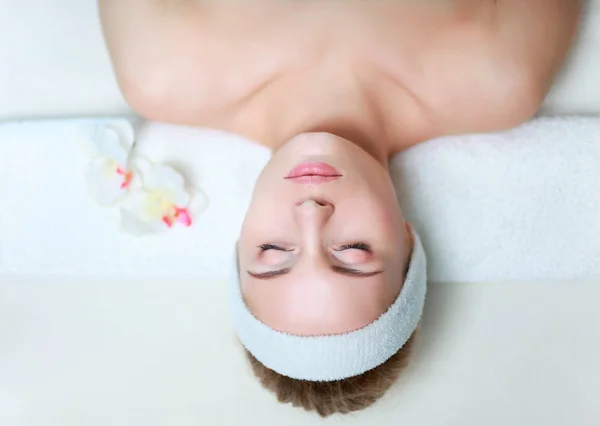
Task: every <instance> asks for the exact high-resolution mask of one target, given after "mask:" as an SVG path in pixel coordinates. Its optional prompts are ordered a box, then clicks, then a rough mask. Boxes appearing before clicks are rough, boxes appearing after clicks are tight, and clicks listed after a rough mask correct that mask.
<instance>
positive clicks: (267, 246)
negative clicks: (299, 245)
mask: <svg viewBox="0 0 600 426" xmlns="http://www.w3.org/2000/svg"><path fill="white" fill-rule="evenodd" d="M258 247H259V248H260V251H261V252H264V251H268V250H276V251H292V250H286V249H284V248H283V247H279V246H276V245H274V244H261V245H260V246H258Z"/></svg>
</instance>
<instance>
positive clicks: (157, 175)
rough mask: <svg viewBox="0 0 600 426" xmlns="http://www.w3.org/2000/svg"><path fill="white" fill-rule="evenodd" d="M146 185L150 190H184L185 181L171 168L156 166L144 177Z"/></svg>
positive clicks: (162, 165)
mask: <svg viewBox="0 0 600 426" xmlns="http://www.w3.org/2000/svg"><path fill="white" fill-rule="evenodd" d="M144 184H145V185H146V187H148V188H149V189H169V190H183V188H185V180H184V179H183V176H182V175H181V173H179V172H177V171H176V170H175V169H173V168H172V167H170V166H166V165H164V164H156V165H154V167H152V169H151V170H150V171H149V172H148V173H147V176H144Z"/></svg>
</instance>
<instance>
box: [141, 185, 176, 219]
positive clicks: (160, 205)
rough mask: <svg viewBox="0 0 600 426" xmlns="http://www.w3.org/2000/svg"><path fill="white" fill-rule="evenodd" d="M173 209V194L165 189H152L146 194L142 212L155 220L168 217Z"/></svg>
mask: <svg viewBox="0 0 600 426" xmlns="http://www.w3.org/2000/svg"><path fill="white" fill-rule="evenodd" d="M174 209H175V197H174V196H173V192H172V191H169V190H167V189H153V190H152V191H150V192H149V193H148V196H147V197H146V202H145V205H144V210H145V211H146V214H147V215H148V216H149V217H151V218H153V219H156V220H159V219H161V218H162V217H164V216H170V215H171V213H172V212H173V211H174Z"/></svg>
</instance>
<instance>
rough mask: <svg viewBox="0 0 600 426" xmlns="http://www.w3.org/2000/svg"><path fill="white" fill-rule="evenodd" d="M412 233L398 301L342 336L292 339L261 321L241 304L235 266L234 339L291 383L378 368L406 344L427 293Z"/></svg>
mask: <svg viewBox="0 0 600 426" xmlns="http://www.w3.org/2000/svg"><path fill="white" fill-rule="evenodd" d="M413 235H414V247H413V251H412V255H411V258H410V264H409V268H408V273H407V274H406V280H405V281H404V286H403V287H402V290H401V291H400V294H399V295H398V298H397V299H396V301H395V302H394V303H393V304H392V306H390V308H389V309H388V310H387V311H386V312H385V313H384V314H382V315H381V316H380V317H379V318H378V319H377V320H376V321H374V322H373V323H371V324H369V325H367V326H365V327H363V328H361V329H359V330H356V331H351V332H348V333H343V334H335V335H326V336H296V335H292V334H288V333H283V332H280V331H276V330H273V329H272V328H270V327H269V326H267V325H266V324H264V323H262V322H261V321H259V320H258V319H257V318H256V317H255V316H254V315H253V314H252V312H250V310H249V309H248V307H247V306H246V304H245V302H244V299H243V296H242V291H241V289H240V278H239V271H238V266H237V261H236V262H234V273H233V279H232V281H231V300H230V302H231V310H232V313H233V326H234V328H235V331H236V333H237V335H238V338H239V339H240V341H241V342H242V344H243V345H244V347H245V348H246V349H247V350H248V351H249V352H250V353H251V354H252V355H253V356H254V357H255V358H256V359H257V360H258V361H260V362H261V363H262V364H263V365H264V366H266V367H267V368H270V369H271V370H273V371H275V372H277V373H279V374H281V375H284V376H287V377H290V378H293V379H299V380H310V381H318V382H328V381H334V380H341V379H346V378H349V377H353V376H358V375H360V374H363V373H364V372H366V371H369V370H372V369H373V368H375V367H378V366H379V365H381V364H383V363H384V362H386V361H387V360H388V359H390V358H391V357H392V356H393V355H394V354H395V353H396V352H398V350H400V348H402V346H404V344H405V343H406V342H407V341H408V339H409V338H410V336H411V335H412V334H413V332H414V331H415V329H416V328H417V325H418V324H419V321H420V320H421V314H422V313H423V305H424V303H425V293H426V291H427V270H426V269H427V268H426V260H425V252H424V250H423V246H422V244H421V241H420V239H419V236H418V235H417V234H416V233H414V232H413ZM236 259H237V256H236Z"/></svg>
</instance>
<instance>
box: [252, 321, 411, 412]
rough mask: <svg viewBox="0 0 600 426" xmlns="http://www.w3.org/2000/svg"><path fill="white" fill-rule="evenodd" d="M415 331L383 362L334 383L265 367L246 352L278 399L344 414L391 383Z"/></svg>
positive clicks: (359, 407) (367, 402) (256, 372)
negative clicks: (288, 374) (292, 375)
mask: <svg viewBox="0 0 600 426" xmlns="http://www.w3.org/2000/svg"><path fill="white" fill-rule="evenodd" d="M416 335H417V331H415V332H414V333H413V334H412V336H411V337H410V339H409V340H408V341H407V342H406V344H405V345H404V346H403V347H402V348H401V349H400V350H399V351H398V352H396V353H395V354H394V355H393V356H392V357H391V358H390V359H388V360H387V361H386V362H385V363H383V364H382V365H380V366H379V367H376V368H374V369H372V370H369V371H367V372H366V373H363V374H361V375H359V376H355V377H350V378H348V379H343V380H336V381H333V382H313V381H307V380H297V379H291V378H289V377H286V376H282V375H281V374H279V373H276V372H275V371H273V370H271V369H269V368H267V367H265V366H264V365H263V364H261V363H260V362H259V361H258V360H257V359H256V358H254V357H253V356H252V354H251V353H250V352H248V351H246V355H247V357H248V359H249V361H250V365H251V366H252V371H253V372H254V375H255V376H256V377H257V378H258V380H259V381H260V383H261V385H262V386H263V387H264V388H265V389H267V390H269V391H271V392H273V393H274V394H275V396H276V397H277V399H278V400H279V402H282V403H284V404H292V405H293V406H295V407H301V408H304V409H305V410H307V411H316V412H317V413H318V414H319V415H320V416H321V417H328V416H330V415H332V414H335V413H341V414H347V413H351V412H353V411H359V410H362V409H364V408H367V407H369V406H371V405H372V404H374V403H375V402H376V401H377V400H378V399H379V398H381V397H382V396H383V395H384V394H385V393H386V392H387V391H388V390H389V389H390V388H391V387H392V385H393V384H394V382H395V381H396V380H397V379H398V377H399V376H400V373H402V371H403V370H404V369H405V368H406V366H407V365H408V363H409V361H410V359H411V355H412V352H413V346H414V343H415V339H416Z"/></svg>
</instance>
